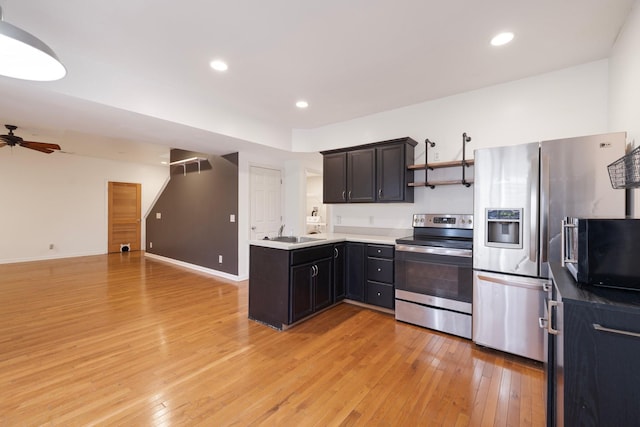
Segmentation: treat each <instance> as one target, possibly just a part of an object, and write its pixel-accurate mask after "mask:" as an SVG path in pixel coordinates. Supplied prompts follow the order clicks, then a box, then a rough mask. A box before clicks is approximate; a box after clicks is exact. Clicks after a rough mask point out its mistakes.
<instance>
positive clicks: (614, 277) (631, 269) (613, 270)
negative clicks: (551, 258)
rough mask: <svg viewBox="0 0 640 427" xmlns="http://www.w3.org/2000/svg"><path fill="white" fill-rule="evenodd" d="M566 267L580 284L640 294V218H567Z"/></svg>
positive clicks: (564, 229) (564, 239)
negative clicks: (627, 290)
mask: <svg viewBox="0 0 640 427" xmlns="http://www.w3.org/2000/svg"><path fill="white" fill-rule="evenodd" d="M562 264H563V265H564V266H565V267H566V268H567V269H568V270H569V272H570V273H571V275H572V276H573V278H574V279H575V280H576V281H577V282H579V283H585V284H588V285H595V286H606V287H611V288H622V289H632V290H636V291H640V219H591V218H565V219H564V220H563V222H562Z"/></svg>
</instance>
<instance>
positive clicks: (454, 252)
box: [396, 245, 473, 258]
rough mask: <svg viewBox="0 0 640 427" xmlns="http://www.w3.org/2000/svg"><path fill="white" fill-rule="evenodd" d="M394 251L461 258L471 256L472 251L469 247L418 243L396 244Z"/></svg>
mask: <svg viewBox="0 0 640 427" xmlns="http://www.w3.org/2000/svg"><path fill="white" fill-rule="evenodd" d="M396 251H400V252H415V253H420V254H433V255H447V256H457V257H463V258H471V256H472V254H473V252H472V251H471V250H470V249H451V248H434V247H431V246H420V245H396Z"/></svg>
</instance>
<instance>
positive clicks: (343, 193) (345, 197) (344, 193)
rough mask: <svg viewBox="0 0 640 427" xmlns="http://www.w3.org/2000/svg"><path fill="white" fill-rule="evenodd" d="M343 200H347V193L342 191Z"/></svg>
mask: <svg viewBox="0 0 640 427" xmlns="http://www.w3.org/2000/svg"><path fill="white" fill-rule="evenodd" d="M342 200H347V192H346V191H345V190H342Z"/></svg>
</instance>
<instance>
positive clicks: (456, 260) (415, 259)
mask: <svg viewBox="0 0 640 427" xmlns="http://www.w3.org/2000/svg"><path fill="white" fill-rule="evenodd" d="M395 287H396V298H399V299H408V300H416V299H417V300H416V301H415V302H418V303H421V304H428V305H431V306H435V307H440V308H444V309H447V310H454V311H459V312H463V313H471V311H472V310H471V308H472V307H471V301H472V298H473V272H472V251H471V250H469V249H449V248H437V247H431V246H419V245H400V244H398V245H396V253H395Z"/></svg>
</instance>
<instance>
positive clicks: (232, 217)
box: [229, 214, 236, 222]
mask: <svg viewBox="0 0 640 427" xmlns="http://www.w3.org/2000/svg"><path fill="white" fill-rule="evenodd" d="M229 222H236V216H235V215H234V214H231V215H229Z"/></svg>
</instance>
